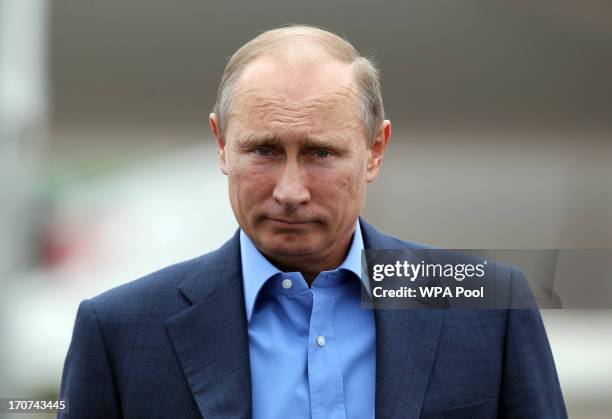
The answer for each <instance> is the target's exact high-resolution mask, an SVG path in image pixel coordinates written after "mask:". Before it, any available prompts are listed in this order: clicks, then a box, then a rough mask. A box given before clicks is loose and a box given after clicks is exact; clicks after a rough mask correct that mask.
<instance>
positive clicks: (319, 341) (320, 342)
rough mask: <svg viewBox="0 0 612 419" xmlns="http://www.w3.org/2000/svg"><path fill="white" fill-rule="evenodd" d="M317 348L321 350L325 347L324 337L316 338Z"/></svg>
mask: <svg viewBox="0 0 612 419" xmlns="http://www.w3.org/2000/svg"><path fill="white" fill-rule="evenodd" d="M317 346H318V347H319V348H322V347H324V346H325V336H317Z"/></svg>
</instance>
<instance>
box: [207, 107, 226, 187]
mask: <svg viewBox="0 0 612 419" xmlns="http://www.w3.org/2000/svg"><path fill="white" fill-rule="evenodd" d="M208 120H209V121H210V130H211V131H212V133H213V135H214V136H215V138H216V140H217V150H218V151H219V165H220V166H221V172H223V174H224V175H227V162H226V160H225V141H224V140H223V138H222V137H221V135H220V133H219V119H218V118H217V115H216V114H215V113H211V114H210V115H209V116H208Z"/></svg>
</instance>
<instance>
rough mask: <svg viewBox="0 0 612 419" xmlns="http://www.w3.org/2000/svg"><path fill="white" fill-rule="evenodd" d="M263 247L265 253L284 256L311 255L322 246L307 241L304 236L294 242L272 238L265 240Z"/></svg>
mask: <svg viewBox="0 0 612 419" xmlns="http://www.w3.org/2000/svg"><path fill="white" fill-rule="evenodd" d="M263 248H264V251H265V253H268V254H269V255H270V256H272V257H274V256H275V255H278V256H284V257H291V256H294V257H298V256H306V255H311V254H313V253H315V252H316V250H317V249H319V248H320V247H318V246H316V245H314V244H311V243H305V242H304V240H303V237H302V238H300V240H296V241H292V242H288V241H278V240H272V241H270V242H267V243H266V241H265V240H264V246H263Z"/></svg>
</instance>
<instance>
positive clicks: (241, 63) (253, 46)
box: [213, 25, 385, 144]
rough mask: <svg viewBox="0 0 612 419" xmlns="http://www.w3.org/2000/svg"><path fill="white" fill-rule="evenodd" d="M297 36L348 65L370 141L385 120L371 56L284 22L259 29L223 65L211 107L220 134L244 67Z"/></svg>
mask: <svg viewBox="0 0 612 419" xmlns="http://www.w3.org/2000/svg"><path fill="white" fill-rule="evenodd" d="M300 38H304V39H306V40H308V41H311V42H315V43H316V44H318V45H320V46H321V47H322V48H323V50H324V51H325V52H327V53H328V54H330V55H331V56H332V57H334V58H336V59H338V60H339V61H341V62H344V63H347V64H350V65H351V67H352V68H353V71H354V76H355V81H356V84H357V89H358V103H359V115H360V117H361V118H362V119H363V123H364V127H365V130H366V136H367V140H368V144H371V143H372V142H373V141H374V138H375V137H376V135H377V134H378V130H379V129H380V126H381V124H382V123H383V121H384V119H385V111H384V107H383V101H382V93H381V87H380V77H379V70H378V68H377V67H376V65H375V63H374V62H373V61H372V60H371V59H369V58H366V57H363V56H362V55H361V54H359V52H358V51H357V50H356V49H355V47H353V45H351V44H350V43H349V42H348V41H347V40H345V39H343V38H341V37H340V36H338V35H336V34H334V33H332V32H329V31H326V30H324V29H321V28H318V27H315V26H308V25H288V26H283V27H280V28H276V29H272V30H268V31H266V32H263V33H262V34H260V35H259V36H257V37H255V38H253V39H252V40H250V41H249V42H247V43H246V44H244V45H243V46H242V47H240V49H239V50H238V51H236V52H235V53H234V55H232V56H231V58H230V59H229V61H228V62H227V65H226V66H225V71H224V72H223V77H222V78H221V84H220V85H219V92H218V95H217V101H216V103H215V107H214V109H213V112H214V113H215V114H216V115H217V118H218V125H219V133H220V134H221V137H223V133H224V132H225V131H226V129H227V123H228V118H229V109H230V106H231V102H232V99H233V96H234V93H235V90H236V83H237V81H238V79H239V78H240V76H241V75H242V73H243V71H244V69H245V67H246V66H247V65H248V64H249V63H250V62H252V61H253V60H254V59H255V58H257V57H259V56H261V55H263V54H265V53H269V52H273V51H275V50H276V49H277V48H278V47H279V46H281V45H284V44H285V43H286V42H288V41H294V40H298V39H300Z"/></svg>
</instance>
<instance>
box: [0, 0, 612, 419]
mask: <svg viewBox="0 0 612 419" xmlns="http://www.w3.org/2000/svg"><path fill="white" fill-rule="evenodd" d="M611 22H612V3H610V2H606V1H602V0H582V1H576V0H574V1H570V0H556V1H553V0H530V1H527V0H513V1H505V2H490V1H486V0H462V1H456V0H436V1H413V2H400V1H396V2H383V1H381V2H365V1H334V2H324V1H318V0H317V1H311V2H300V3H298V2H284V1H278V0H277V1H269V0H267V1H259V2H247V1H240V2H238V1H223V2H208V1H200V0H176V1H172V2H171V1H167V0H123V1H121V2H118V1H115V2H112V1H102V0H88V1H82V0H57V1H45V0H0V151H1V154H0V193H1V194H2V195H1V196H2V202H3V204H2V205H1V207H0V231H1V234H0V286H2V289H3V292H2V293H0V315H1V317H0V320H1V321H0V340H1V341H2V342H3V344H2V348H0V357H1V358H0V368H1V369H0V395H6V396H9V395H14V396H16V395H19V396H22V397H23V396H26V395H30V396H32V397H47V398H53V397H56V395H57V388H58V385H59V380H60V374H61V368H62V362H63V358H64V356H65V352H66V350H67V347H68V344H69V341H70V334H71V330H72V324H73V321H74V316H75V314H76V307H77V305H78V303H79V301H81V300H82V299H83V298H87V297H91V296H93V295H95V294H96V293H99V292H101V291H103V290H105V289H107V288H109V287H111V286H114V285H118V284H121V283H124V282H127V281H129V280H132V279H135V278H137V277H138V276H141V275H143V274H145V273H148V272H150V271H152V270H155V269H158V268H161V267H163V266H165V265H167V264H170V263H174V262H177V261H180V260H183V259H187V258H190V257H194V256H197V255H198V254H201V253H204V252H206V251H209V250H212V249H213V248H215V247H216V246H218V245H219V244H221V243H222V242H223V241H225V239H227V238H228V237H229V235H230V234H231V233H232V232H233V230H234V229H235V227H236V223H235V221H234V219H233V216H232V214H231V209H230V207H229V203H228V201H227V196H226V184H225V178H224V177H223V176H222V175H221V173H220V171H219V169H218V166H217V161H216V155H215V146H214V141H213V139H212V137H211V135H210V134H209V130H208V120H207V118H208V113H209V112H210V109H211V108H212V105H213V103H214V100H215V97H216V90H217V86H218V83H219V81H220V78H221V74H222V71H223V68H224V65H225V62H226V60H227V58H228V57H229V56H230V55H231V54H232V53H233V52H234V51H235V50H236V49H237V48H238V47H240V46H241V45H242V44H243V43H245V42H246V41H248V40H249V39H251V38H252V37H254V36H255V35H256V34H258V33H260V32H262V31H264V30H266V29H270V28H273V27H276V26H279V25H281V24H284V23H307V24H314V25H319V26H322V27H324V28H327V29H330V30H332V31H334V32H337V33H340V34H344V35H345V36H346V37H347V38H348V39H349V40H350V41H351V42H352V43H353V44H354V45H355V46H356V47H357V48H358V49H359V50H360V51H361V52H363V53H365V54H368V55H373V56H375V57H376V60H377V61H378V62H379V64H380V67H381V69H382V80H383V96H384V100H385V107H386V111H387V114H388V117H389V118H390V119H391V121H392V122H393V135H392V139H391V146H390V150H389V154H388V156H387V158H386V160H385V163H384V165H383V170H382V174H381V176H380V177H379V179H378V180H377V181H376V183H375V184H373V185H372V186H371V187H370V189H369V192H368V194H369V195H368V201H367V204H366V208H365V210H364V215H365V216H366V218H367V219H368V220H369V221H370V222H371V223H373V224H374V225H376V226H377V227H378V228H380V229H382V230H383V231H386V232H388V233H391V234H394V235H397V236H399V237H402V238H404V239H407V240H412V241H417V242H424V243H429V244H433V245H436V246H440V247H450V248H492V249H612V76H611V75H612V24H611ZM576 283H577V284H579V283H580V278H576ZM543 316H544V319H545V322H546V325H547V330H548V333H549V338H550V340H551V344H552V348H553V352H554V355H555V359H556V362H557V366H558V371H559V376H560V379H561V384H562V387H563V389H564V392H565V396H566V402H567V404H568V409H569V413H570V416H571V417H577V418H604V417H605V418H607V417H610V416H612V401H611V400H610V397H609V396H610V394H612V361H611V360H610V357H609V355H608V352H609V348H610V347H611V346H612V314H611V313H610V311H609V310H597V311H594V310H545V311H543Z"/></svg>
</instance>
